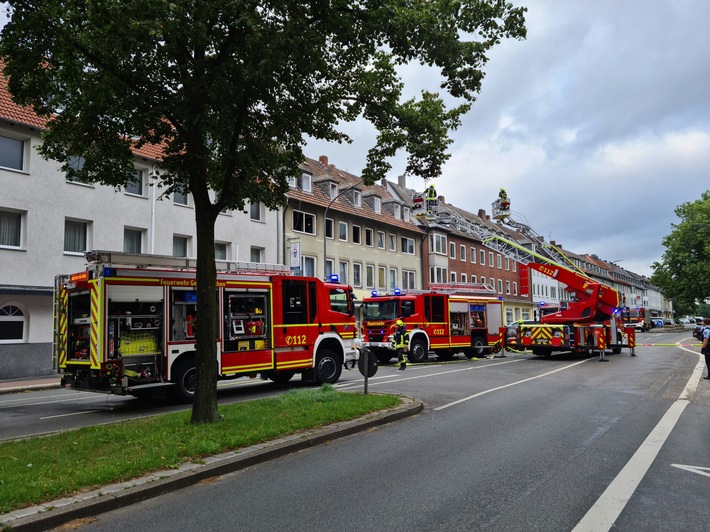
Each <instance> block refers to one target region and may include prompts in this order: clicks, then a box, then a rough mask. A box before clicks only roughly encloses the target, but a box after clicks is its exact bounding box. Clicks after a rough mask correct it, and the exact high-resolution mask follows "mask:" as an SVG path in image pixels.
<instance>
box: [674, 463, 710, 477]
mask: <svg viewBox="0 0 710 532" xmlns="http://www.w3.org/2000/svg"><path fill="white" fill-rule="evenodd" d="M671 467H677V468H678V469H682V470H684V471H689V472H691V473H697V474H698V475H703V476H705V477H710V467H700V466H692V465H683V464H671Z"/></svg>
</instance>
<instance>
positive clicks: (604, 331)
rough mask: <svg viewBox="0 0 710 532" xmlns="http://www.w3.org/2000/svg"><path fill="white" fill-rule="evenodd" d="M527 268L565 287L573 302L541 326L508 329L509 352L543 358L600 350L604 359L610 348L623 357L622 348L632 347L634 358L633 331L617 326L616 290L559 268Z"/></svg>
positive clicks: (564, 304)
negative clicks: (559, 354) (525, 353)
mask: <svg viewBox="0 0 710 532" xmlns="http://www.w3.org/2000/svg"><path fill="white" fill-rule="evenodd" d="M527 267H528V268H530V269H533V270H536V271H538V272H540V273H542V274H543V275H546V276H548V277H552V278H553V279H557V280H558V281H559V282H561V283H563V284H564V285H566V287H565V290H566V291H567V292H569V293H571V294H572V295H573V296H574V300H572V301H563V302H561V304H560V307H559V308H557V309H555V311H553V312H548V313H545V314H543V315H542V316H541V317H540V323H521V324H518V325H517V326H513V327H509V328H508V329H507V331H506V334H505V347H506V349H512V350H525V349H529V350H531V351H532V352H533V354H535V355H542V356H549V355H551V354H552V353H553V352H559V351H567V352H569V351H571V352H573V353H588V354H591V353H592V351H594V350H597V351H599V353H600V357H601V359H603V357H604V351H605V349H607V348H611V351H612V353H620V352H621V349H622V348H623V347H629V348H631V353H632V355H633V354H634V351H633V350H634V347H635V329H634V327H624V326H623V324H622V323H621V320H619V325H617V319H619V318H620V309H619V293H618V292H617V291H616V290H614V289H613V288H612V287H610V286H607V285H605V284H604V283H601V282H598V281H595V280H593V279H591V278H589V277H587V276H586V275H584V274H582V273H579V272H575V271H573V270H571V269H568V268H565V267H563V266H560V265H556V264H552V263H550V264H540V263H535V262H530V263H528V264H527ZM501 334H503V331H501ZM625 338H626V342H624V339H625Z"/></svg>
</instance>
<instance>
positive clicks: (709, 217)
mask: <svg viewBox="0 0 710 532" xmlns="http://www.w3.org/2000/svg"><path fill="white" fill-rule="evenodd" d="M675 213H676V215H677V216H678V218H679V219H680V222H679V223H677V224H673V230H672V231H671V233H670V234H669V235H667V236H666V237H665V238H664V239H663V246H664V247H665V248H666V251H665V252H664V253H663V257H662V260H661V261H660V262H655V263H654V264H653V265H652V269H653V270H654V271H653V275H652V276H651V281H653V283H655V284H656V285H658V286H659V287H660V288H661V290H662V291H663V294H664V295H665V296H666V297H668V298H670V299H672V300H673V302H674V306H675V307H676V310H678V311H679V312H680V313H681V314H686V313H687V314H692V313H693V312H696V308H697V307H698V304H701V303H703V302H704V301H706V300H707V299H708V298H710V273H709V272H710V191H706V192H703V193H702V196H701V197H700V199H699V200H696V201H693V202H688V203H683V204H682V205H679V206H678V207H676V209H675Z"/></svg>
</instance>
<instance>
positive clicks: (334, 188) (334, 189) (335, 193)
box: [330, 183, 338, 199]
mask: <svg viewBox="0 0 710 532" xmlns="http://www.w3.org/2000/svg"><path fill="white" fill-rule="evenodd" d="M337 197H338V185H336V184H335V183H330V199H335V198H337Z"/></svg>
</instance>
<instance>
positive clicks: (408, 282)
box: [402, 270, 417, 290]
mask: <svg viewBox="0 0 710 532" xmlns="http://www.w3.org/2000/svg"><path fill="white" fill-rule="evenodd" d="M415 279H416V272H413V271H412V270H402V289H403V290H416V288H417V283H416V280H415Z"/></svg>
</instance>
